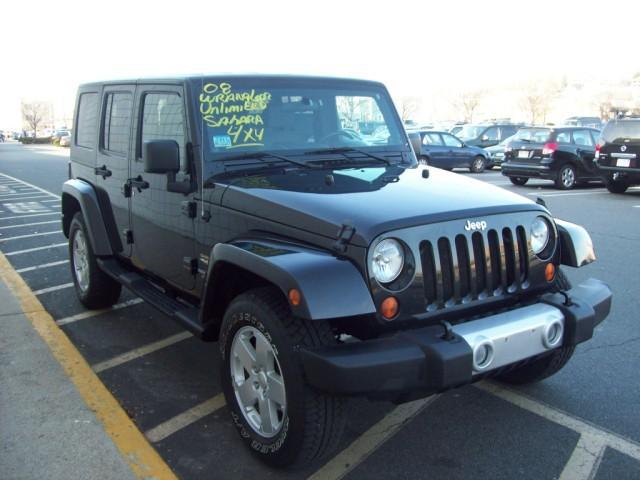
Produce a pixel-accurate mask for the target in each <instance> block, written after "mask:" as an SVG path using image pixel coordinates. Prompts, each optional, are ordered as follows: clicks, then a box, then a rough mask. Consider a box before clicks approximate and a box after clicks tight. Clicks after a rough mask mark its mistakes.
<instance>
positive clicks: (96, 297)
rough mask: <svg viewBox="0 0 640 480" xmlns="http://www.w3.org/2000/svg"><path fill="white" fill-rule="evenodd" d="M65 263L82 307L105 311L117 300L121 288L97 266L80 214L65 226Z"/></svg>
mask: <svg viewBox="0 0 640 480" xmlns="http://www.w3.org/2000/svg"><path fill="white" fill-rule="evenodd" d="M69 263H70V265H71V276H72V278H73V284H74V286H75V289H76V293H77V295H78V298H79V299H80V302H82V304H83V305H84V306H85V307H87V308H89V309H92V310H93V309H100V308H107V307H110V306H112V305H113V304H114V303H116V302H117V301H118V298H120V292H121V291H122V285H120V284H119V283H118V282H116V281H115V280H114V279H113V278H111V277H110V276H109V275H107V274H106V273H104V272H103V271H102V270H101V269H100V267H99V266H98V262H97V260H96V256H95V254H94V253H93V248H91V242H89V236H88V235H87V227H86V225H85V223H84V218H83V217H82V213H80V212H77V213H76V214H75V215H74V217H73V220H71V225H70V226H69Z"/></svg>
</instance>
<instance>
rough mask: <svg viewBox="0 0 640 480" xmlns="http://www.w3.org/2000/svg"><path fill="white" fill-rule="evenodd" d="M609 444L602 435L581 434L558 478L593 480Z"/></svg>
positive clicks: (562, 479)
mask: <svg viewBox="0 0 640 480" xmlns="http://www.w3.org/2000/svg"><path fill="white" fill-rule="evenodd" d="M606 448H607V444H606V443H605V442H604V441H603V439H602V438H600V437H593V436H591V435H589V434H583V435H580V439H579V440H578V444H577V445H576V448H575V449H574V450H573V453H572V454H571V457H570V458H569V461H568V462H567V464H566V465H565V466H564V469H563V470H562V473H561V474H560V477H559V478H558V480H592V479H593V478H595V476H596V474H597V473H598V468H599V467H600V463H601V462H602V457H604V451H605V449H606Z"/></svg>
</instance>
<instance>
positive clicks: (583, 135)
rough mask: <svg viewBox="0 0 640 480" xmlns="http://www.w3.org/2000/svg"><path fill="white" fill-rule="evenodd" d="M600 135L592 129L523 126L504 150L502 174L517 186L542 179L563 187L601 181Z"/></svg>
mask: <svg viewBox="0 0 640 480" xmlns="http://www.w3.org/2000/svg"><path fill="white" fill-rule="evenodd" d="M599 134H600V132H599V131H598V130H596V129H593V128H578V127H566V128H546V127H528V128H523V129H522V130H520V131H519V132H518V133H517V134H516V136H515V137H514V138H513V140H511V141H510V142H509V145H508V146H507V148H506V150H505V155H504V160H505V161H504V163H503V164H502V174H503V175H506V176H507V177H509V180H511V182H512V183H514V184H515V185H524V184H525V183H527V181H528V180H529V178H543V179H546V180H553V181H554V183H555V185H556V187H557V188H560V189H563V190H566V189H570V188H573V187H575V186H576V184H577V183H578V182H588V181H592V180H602V179H601V177H600V173H599V172H598V171H597V169H596V167H595V164H594V158H595V153H596V147H595V145H596V139H597V138H598V135H599Z"/></svg>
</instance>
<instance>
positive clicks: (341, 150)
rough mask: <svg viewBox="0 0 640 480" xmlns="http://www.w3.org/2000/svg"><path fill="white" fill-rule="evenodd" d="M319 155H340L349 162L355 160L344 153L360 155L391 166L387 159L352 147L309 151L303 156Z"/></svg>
mask: <svg viewBox="0 0 640 480" xmlns="http://www.w3.org/2000/svg"><path fill="white" fill-rule="evenodd" d="M321 153H342V154H343V155H344V157H345V158H347V159H349V160H355V159H354V158H353V157H350V156H348V155H345V154H346V153H359V154H360V155H364V156H365V157H369V158H373V159H374V160H377V161H379V162H383V163H386V164H387V165H391V162H390V161H389V159H387V158H384V157H381V156H379V155H376V154H375V153H370V152H367V151H365V150H360V149H359V148H353V147H336V148H322V149H320V150H310V151H308V152H304V154H305V155H318V154H321Z"/></svg>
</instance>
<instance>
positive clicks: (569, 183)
mask: <svg viewBox="0 0 640 480" xmlns="http://www.w3.org/2000/svg"><path fill="white" fill-rule="evenodd" d="M560 181H561V182H562V185H563V186H564V187H565V188H571V187H573V184H574V183H575V182H576V174H575V172H574V171H573V168H571V167H564V168H563V169H562V171H561V172H560Z"/></svg>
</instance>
